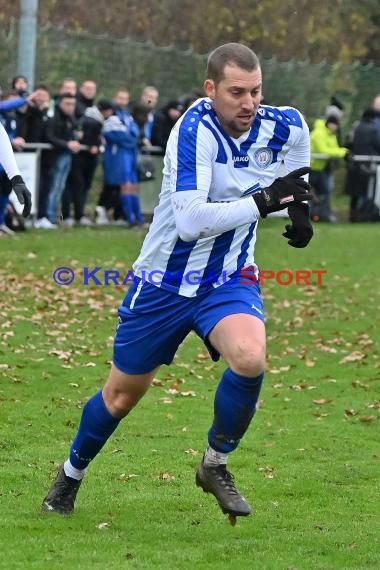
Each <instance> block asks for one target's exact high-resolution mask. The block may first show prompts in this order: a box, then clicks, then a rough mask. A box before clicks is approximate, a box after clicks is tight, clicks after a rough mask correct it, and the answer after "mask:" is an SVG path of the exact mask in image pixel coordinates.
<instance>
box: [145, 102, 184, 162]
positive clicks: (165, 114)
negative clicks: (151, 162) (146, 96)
mask: <svg viewBox="0 0 380 570" xmlns="http://www.w3.org/2000/svg"><path fill="white" fill-rule="evenodd" d="M182 112H183V105H182V104H181V103H179V102H178V101H169V103H167V104H166V105H165V107H162V109H160V110H159V111H157V112H156V114H155V115H154V119H153V126H152V135H151V143H152V145H154V146H160V147H161V148H162V151H163V152H162V154H165V150H166V143H167V142H168V138H169V135H170V132H171V130H172V128H173V127H174V125H175V124H176V122H177V121H178V119H179V118H180V116H181V115H182Z"/></svg>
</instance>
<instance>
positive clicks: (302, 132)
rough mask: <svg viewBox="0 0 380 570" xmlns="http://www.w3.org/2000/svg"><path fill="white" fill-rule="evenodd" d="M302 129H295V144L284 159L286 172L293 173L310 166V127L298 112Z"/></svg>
mask: <svg viewBox="0 0 380 570" xmlns="http://www.w3.org/2000/svg"><path fill="white" fill-rule="evenodd" d="M298 114H299V120H300V124H301V126H300V128H298V127H297V128H294V135H293V136H294V144H292V145H291V147H290V149H289V151H288V152H287V153H286V156H285V158H284V166H285V169H286V172H291V171H292V170H296V169H297V168H302V167H303V166H310V134H309V127H308V126H307V123H306V121H305V119H304V118H303V116H302V114H301V113H300V112H299V111H298Z"/></svg>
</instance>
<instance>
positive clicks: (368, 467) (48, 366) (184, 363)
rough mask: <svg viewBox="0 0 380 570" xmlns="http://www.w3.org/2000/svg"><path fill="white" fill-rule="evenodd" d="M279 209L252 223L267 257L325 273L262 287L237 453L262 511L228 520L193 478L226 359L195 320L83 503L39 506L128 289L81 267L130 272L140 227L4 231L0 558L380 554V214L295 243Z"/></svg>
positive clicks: (245, 559) (87, 564)
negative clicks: (261, 369)
mask: <svg viewBox="0 0 380 570" xmlns="http://www.w3.org/2000/svg"><path fill="white" fill-rule="evenodd" d="M283 224H284V222H283V221H282V220H267V221H265V222H262V223H261V224H260V228H259V232H258V233H259V238H258V244H257V255H256V257H257V261H258V263H259V264H260V266H261V267H262V268H263V269H271V270H273V271H275V272H277V271H279V270H282V269H287V270H290V271H295V270H296V269H309V270H310V271H311V270H313V269H314V270H320V269H323V270H327V274H326V275H324V277H323V285H322V286H317V280H316V277H314V278H312V284H311V285H310V286H296V285H294V284H291V285H289V286H280V285H279V284H277V283H276V282H274V281H268V282H267V283H266V284H264V286H263V294H264V299H265V306H266V315H267V333H268V366H267V374H266V380H265V386H264V388H263V391H262V394H261V402H260V408H259V410H258V412H257V414H256V417H255V420H254V423H253V424H252V426H251V429H250V430H249V432H248V434H247V435H246V437H245V438H244V440H243V442H242V443H241V445H240V447H239V449H238V450H237V451H236V452H235V453H234V454H232V455H231V458H230V463H229V465H230V469H231V470H232V472H233V473H234V474H235V476H236V480H237V484H238V487H239V488H240V489H241V490H242V491H243V492H244V495H245V496H246V498H247V499H248V500H249V502H250V503H251V504H252V505H253V508H254V513H253V514H252V516H250V517H248V518H246V519H238V524H237V525H236V526H235V527H232V526H231V525H229V524H228V522H227V519H226V517H225V516H223V515H222V513H221V511H220V510H219V508H218V506H217V504H216V502H215V500H214V499H213V497H211V496H210V495H206V494H204V493H202V492H201V491H200V490H199V489H198V488H197V487H196V486H195V484H194V473H195V470H196V467H197V465H198V463H199V461H200V459H201V456H202V453H203V450H204V448H205V446H206V439H207V430H208V428H209V425H210V421H211V419H212V406H213V396H214V392H215V388H216V386H217V382H218V379H219V378H220V375H221V373H222V371H223V369H224V365H223V363H219V364H214V363H212V361H210V360H209V359H207V358H206V357H205V354H206V351H205V348H204V346H203V345H202V343H201V341H200V340H199V339H198V338H197V337H196V336H195V335H190V336H189V337H188V339H187V340H186V341H185V343H184V344H183V345H182V346H181V348H180V350H179V352H178V355H177V357H176V359H175V362H174V364H173V365H172V366H171V367H163V368H162V369H161V370H160V372H159V373H158V374H157V382H156V385H155V386H153V387H152V388H151V390H150V391H149V392H148V394H147V396H146V397H145V398H144V400H143V401H142V402H141V403H140V405H139V406H138V407H137V408H136V409H135V410H134V411H133V412H132V413H131V414H130V415H129V416H128V418H126V420H125V421H123V422H122V423H121V425H120V426H119V428H118V430H117V432H116V433H115V434H114V436H113V437H112V438H111V439H110V441H109V442H108V443H107V445H106V446H105V448H104V450H103V451H102V453H101V454H100V455H99V456H98V457H97V458H96V459H95V460H94V462H93V464H92V465H91V467H90V470H89V473H88V475H87V477H86V479H85V481H84V483H83V485H82V488H81V490H80V493H79V495H78V500H77V504H76V511H75V514H74V515H73V516H71V517H67V518H65V517H64V518H62V517H60V516H57V515H54V514H53V515H45V514H42V513H41V511H40V504H41V501H42V499H43V497H44V495H45V494H46V491H47V488H48V487H49V485H50V482H51V480H52V478H53V477H54V476H55V472H56V468H57V466H58V465H59V463H60V462H62V461H63V460H64V459H65V458H66V457H67V454H68V449H69V445H70V442H71V440H72V438H73V436H74V434H75V432H76V426H77V424H78V420H79V418H80V414H81V408H82V406H83V404H84V402H85V401H86V399H87V398H88V397H89V396H90V395H92V394H93V393H94V392H95V391H97V390H98V389H100V388H101V386H102V385H103V383H104V381H105V379H106V377H107V374H108V370H109V362H110V359H111V356H112V339H113V334H114V329H115V324H116V315H117V307H118V305H119V304H120V302H121V301H122V298H123V296H124V293H125V287H115V286H113V285H109V286H108V287H107V286H101V287H98V286H95V285H91V286H84V285H83V282H82V281H83V279H82V276H83V267H85V266H86V267H91V268H93V267H95V266H97V265H99V266H101V267H102V268H103V269H118V270H119V271H120V273H121V274H123V273H126V272H127V271H128V270H129V269H130V268H131V265H132V262H133V260H134V259H135V257H136V255H137V253H138V251H139V249H140V246H141V243H142V240H143V233H138V232H134V231H130V230H126V229H124V228H96V229H95V228H73V229H70V230H59V231H56V232H53V233H49V232H43V231H36V230H30V231H28V232H27V233H25V234H23V235H21V234H20V235H17V236H16V237H15V238H13V239H5V238H4V239H2V240H1V241H0V282H1V284H2V293H1V305H0V306H1V309H0V335H1V341H0V416H1V433H0V467H1V477H0V505H1V517H0V542H1V553H2V556H1V557H0V568H1V569H3V568H4V569H7V570H13V569H15V570H16V569H17V570H18V569H52V570H60V569H62V570H63V569H65V570H67V569H83V570H87V569H88V570H97V569H99V570H100V569H102V570H103V569H106V570H108V569H113V568H123V569H124V568H125V569H129V568H131V569H132V568H133V569H168V570H172V569H173V570H174V569H184V570H187V569H194V568H199V569H201V570H202V569H214V568H215V569H235V568H253V569H258V570H264V569H265V570H314V569H315V570H317V569H318V570H335V569H344V570H345V569H347V570H348V569H352V570H377V569H378V568H379V567H380V539H379V536H380V514H379V489H380V469H379V457H380V451H379V426H380V424H379V411H380V367H379V366H380V365H379V353H378V343H379V305H380V277H379V269H380V264H379V253H378V251H379V225H378V224H357V225H348V224H345V223H341V224H337V225H318V226H316V227H315V237H314V239H313V241H312V242H311V244H310V246H309V247H308V248H306V249H304V250H294V249H293V248H290V247H289V246H288V245H287V243H286V241H285V240H284V239H283V238H282V237H281V232H282V227H283ZM58 266H69V267H72V268H73V269H74V270H75V271H76V278H75V280H74V282H73V283H72V284H71V285H69V286H67V287H59V286H57V285H56V284H55V283H54V281H53V279H52V273H53V271H54V269H55V268H56V267H58ZM147 349H148V347H147ZM173 388H174V389H175V390H177V394H173V393H171V391H172V390H173ZM188 392H190V395H186V393H188ZM184 394H185V395H184ZM104 523H106V524H104ZM99 525H100V528H99Z"/></svg>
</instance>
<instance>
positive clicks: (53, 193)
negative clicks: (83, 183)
mask: <svg viewBox="0 0 380 570" xmlns="http://www.w3.org/2000/svg"><path fill="white" fill-rule="evenodd" d="M75 105H76V99H75V97H73V96H72V95H69V94H63V95H61V97H60V100H59V103H58V105H57V107H56V109H55V112H54V116H53V117H51V118H49V120H48V122H47V125H46V140H47V142H49V143H50V144H52V145H53V150H50V151H49V156H48V160H49V162H50V167H49V172H48V176H49V184H50V191H49V195H48V203H47V218H48V219H49V221H50V222H51V223H53V224H55V223H56V222H57V210H58V206H59V203H60V200H61V197H62V194H63V191H64V189H65V185H66V180H67V176H68V174H69V172H70V167H71V161H72V156H73V154H76V153H78V152H79V150H80V143H79V141H78V140H76V138H75V135H76V133H75V129H74V124H75V117H74V113H75Z"/></svg>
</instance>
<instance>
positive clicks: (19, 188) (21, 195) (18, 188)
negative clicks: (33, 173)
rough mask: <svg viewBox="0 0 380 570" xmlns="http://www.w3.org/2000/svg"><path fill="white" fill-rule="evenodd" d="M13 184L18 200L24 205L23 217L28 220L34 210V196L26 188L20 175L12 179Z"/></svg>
mask: <svg viewBox="0 0 380 570" xmlns="http://www.w3.org/2000/svg"><path fill="white" fill-rule="evenodd" d="M11 184H12V188H13V191H14V193H15V194H16V196H17V200H18V201H19V202H20V204H24V209H23V211H22V215H23V216H24V218H27V217H28V216H29V214H30V210H31V209H32V195H31V193H30V192H29V190H28V189H27V187H26V186H25V182H24V181H23V179H22V176H20V175H19V174H18V175H17V176H14V177H13V178H11Z"/></svg>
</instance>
